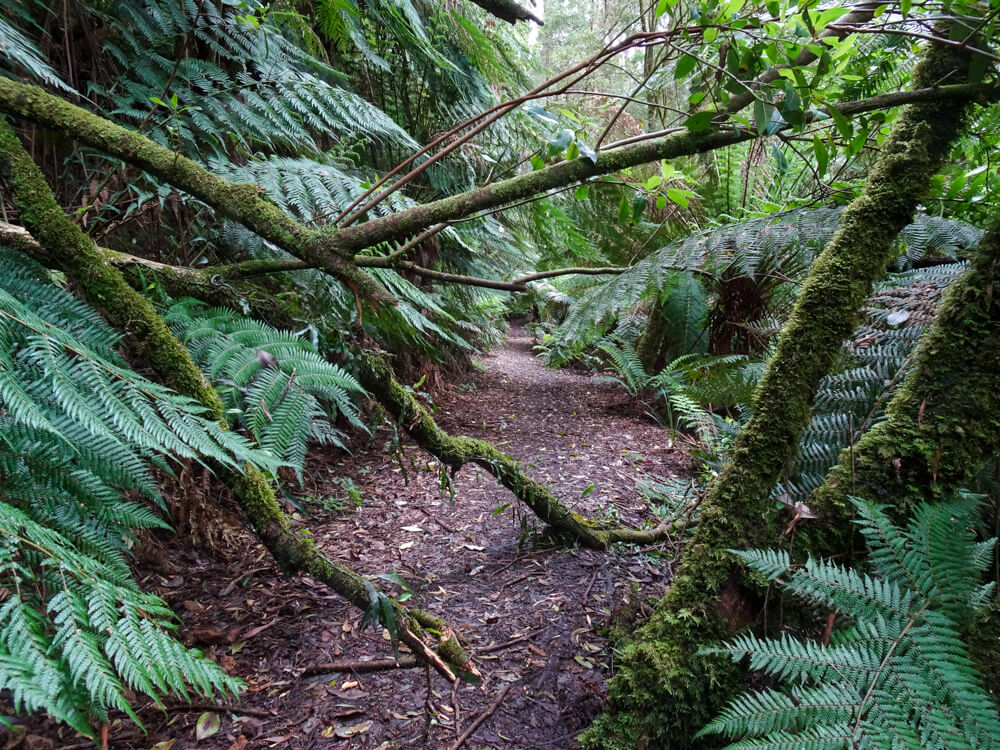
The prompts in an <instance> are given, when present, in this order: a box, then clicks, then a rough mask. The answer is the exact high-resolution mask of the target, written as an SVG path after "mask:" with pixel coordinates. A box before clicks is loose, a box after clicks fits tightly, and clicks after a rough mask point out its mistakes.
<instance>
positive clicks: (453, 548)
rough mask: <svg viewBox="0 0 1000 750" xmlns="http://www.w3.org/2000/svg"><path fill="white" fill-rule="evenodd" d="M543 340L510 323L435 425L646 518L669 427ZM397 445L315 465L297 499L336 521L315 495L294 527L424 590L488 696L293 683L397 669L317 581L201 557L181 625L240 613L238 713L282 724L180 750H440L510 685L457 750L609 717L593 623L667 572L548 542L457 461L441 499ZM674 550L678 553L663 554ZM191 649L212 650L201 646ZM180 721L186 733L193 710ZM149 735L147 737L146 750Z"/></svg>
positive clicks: (636, 519)
mask: <svg viewBox="0 0 1000 750" xmlns="http://www.w3.org/2000/svg"><path fill="white" fill-rule="evenodd" d="M533 343H534V342H533V341H532V339H531V338H530V337H529V336H527V335H526V334H525V333H524V332H523V331H522V330H521V329H519V328H513V329H512V330H511V332H510V337H509V339H508V342H507V344H506V346H504V347H502V348H499V349H497V350H496V351H495V352H493V353H490V354H489V355H486V356H484V357H481V358H480V362H481V365H482V367H483V371H482V372H479V373H476V374H475V375H474V376H473V378H472V379H471V380H470V382H467V383H464V384H460V385H458V386H456V387H454V388H453V389H452V390H449V391H444V392H441V393H439V394H438V395H436V397H435V402H436V406H437V408H438V415H437V418H438V421H439V423H440V424H441V426H442V427H443V428H445V429H447V430H448V431H450V432H451V433H452V434H455V435H458V434H465V435H469V436H472V437H477V438H482V439H485V440H489V441H491V442H493V443H495V444H496V445H498V446H499V447H500V449H501V450H504V451H505V452H508V453H510V454H511V455H513V456H515V457H517V458H518V459H520V460H522V461H524V462H525V463H526V464H527V465H528V467H529V471H530V473H531V474H532V475H533V476H534V477H535V478H537V479H539V480H542V481H545V482H546V483H547V484H548V485H549V486H550V487H551V488H552V490H553V491H554V493H555V494H556V495H557V496H558V497H560V498H561V499H562V500H563V501H564V502H566V503H567V505H570V506H571V507H573V508H574V509H575V510H577V511H579V512H580V513H582V514H583V515H585V516H591V517H597V516H599V515H601V514H604V515H613V516H615V517H617V518H618V519H619V520H620V521H621V522H622V523H626V524H629V525H633V526H639V525H640V524H641V523H642V522H643V521H644V520H646V519H648V518H650V517H651V514H650V510H649V507H648V505H647V504H646V502H645V501H644V500H643V499H642V498H641V496H640V495H639V493H638V492H637V491H636V488H635V483H636V481H637V480H639V479H641V478H642V477H643V476H646V475H647V474H653V475H661V476H675V475H686V474H687V473H688V472H689V471H690V460H689V459H688V458H687V457H686V456H685V455H684V454H683V453H680V452H678V451H675V450H672V449H670V448H668V447H667V434H666V433H665V432H664V431H663V430H662V429H661V428H659V427H658V426H657V425H655V424H654V423H653V422H651V421H650V420H649V419H648V418H642V417H641V416H638V415H637V414H636V413H635V412H636V410H635V409H634V408H633V407H632V406H631V404H630V401H629V398H628V396H627V394H625V393H624V392H623V391H622V390H621V389H620V388H619V387H617V386H616V385H614V384H612V383H606V382H598V381H595V379H594V378H593V377H591V376H590V375H588V374H584V373H577V372H572V371H553V370H549V369H547V368H545V367H544V366H543V365H542V364H541V362H540V361H539V360H538V359H536V358H535V357H534V356H533V352H532V344H533ZM391 440H392V430H391V429H390V428H388V427H382V428H381V429H380V430H379V432H378V434H377V435H376V436H375V437H374V439H373V440H372V441H371V442H369V443H368V444H367V445H359V446H357V447H356V448H355V450H354V453H353V454H351V455H348V454H345V453H343V452H339V451H325V452H322V453H317V454H314V455H313V456H311V457H310V461H309V465H308V468H307V477H306V488H305V490H304V491H303V492H302V493H301V495H302V496H303V497H304V496H310V497H312V498H317V499H323V498H327V499H331V498H335V499H336V500H337V501H339V502H340V503H342V504H343V505H344V509H343V510H341V511H340V512H337V513H329V512H326V511H323V510H322V509H321V508H320V507H319V505H318V504H317V503H308V504H306V505H305V506H304V507H305V508H306V509H307V510H309V511H311V512H312V515H311V517H303V518H302V519H301V522H302V524H303V526H304V527H305V528H308V529H310V530H311V532H312V533H313V535H314V539H315V540H316V543H317V544H318V545H319V546H320V547H321V548H322V549H324V550H325V551H326V552H327V553H328V554H329V555H330V556H331V557H333V558H336V559H338V560H340V561H342V562H343V563H345V564H347V565H349V566H350V567H351V568H353V569H354V570H356V571H358V572H360V573H364V574H367V575H369V576H379V575H386V574H395V575H398V576H400V577H401V578H402V579H403V580H405V581H406V583H407V585H408V586H409V588H410V589H411V591H412V594H413V596H412V598H411V599H410V600H409V602H408V604H412V605H415V606H419V607H422V608H424V609H427V610H429V611H430V612H432V613H434V614H437V615H440V616H442V617H444V618H445V619H446V620H447V621H448V622H449V623H451V625H452V626H454V627H455V628H456V629H457V630H458V631H459V633H460V634H461V635H462V637H463V638H464V639H465V640H466V641H467V644H468V648H469V650H470V651H471V653H472V654H473V658H474V661H475V663H476V664H477V667H478V669H479V671H480V672H481V673H482V675H483V685H482V687H474V686H471V685H465V684H463V685H462V686H461V687H460V689H459V690H458V692H457V693H456V694H455V696H454V704H453V696H452V692H451V688H450V687H449V686H448V685H447V684H445V683H444V682H443V681H442V680H441V679H440V678H439V677H435V678H434V680H433V682H432V689H433V692H432V693H431V694H430V695H429V696H428V682H427V678H426V676H425V673H424V671H423V670H416V669H409V670H399V671H382V672H372V673H363V674H350V673H341V674H327V675H321V676H318V677H309V678H300V677H298V676H297V675H298V674H299V673H300V671H301V670H302V669H303V668H304V667H306V666H307V665H311V664H316V663H327V662H331V661H335V660H337V659H338V658H341V659H343V658H350V659H357V658H379V659H385V658H390V657H391V655H392V650H391V647H390V645H389V643H388V641H387V640H386V637H387V636H386V635H385V634H384V633H383V634H382V635H379V633H378V632H375V631H372V630H371V629H362V628H361V620H362V618H363V613H362V612H360V611H359V610H357V609H354V608H352V607H350V606H348V605H346V604H345V603H344V601H343V600H341V599H340V598H339V597H337V596H335V595H333V594H331V593H330V592H329V591H328V590H326V589H325V587H323V586H320V585H318V584H316V583H314V582H313V581H311V580H310V579H309V578H308V577H297V578H294V579H292V580H287V579H283V578H281V577H280V576H279V575H278V574H277V572H276V571H275V570H274V569H273V565H272V564H271V563H270V562H269V558H268V557H266V556H263V557H262V558H261V559H260V560H259V561H258V562H256V563H253V564H252V565H248V563H246V562H245V561H246V557H247V554H248V553H247V552H245V551H244V552H242V553H241V559H242V560H243V561H244V562H243V563H242V565H241V566H236V567H235V568H234V564H233V563H225V562H223V561H220V562H219V563H218V564H217V567H218V566H221V567H223V568H228V569H223V570H218V569H216V570H214V571H213V570H212V564H209V563H207V561H205V560H199V561H198V562H199V564H200V567H199V568H198V570H199V571H200V573H199V575H195V576H191V575H189V576H188V581H187V582H186V583H185V584H184V585H183V586H182V587H180V588H179V589H177V590H171V589H169V588H167V589H164V591H163V593H165V594H166V595H167V596H168V598H169V599H170V600H171V602H172V603H173V604H174V605H175V607H176V608H177V609H178V610H179V611H181V612H182V615H183V619H184V620H185V625H184V628H185V631H186V632H189V633H195V634H198V633H200V632H202V631H203V630H204V629H205V628H206V627H209V628H214V629H215V631H217V632H226V631H229V630H230V628H232V627H233V622H232V618H233V617H236V618H237V622H240V623H243V622H248V623H252V624H246V625H243V626H242V628H241V631H240V634H239V636H238V637H237V638H236V642H237V643H241V644H245V645H242V646H241V647H240V649H239V650H238V651H237V652H236V653H231V652H232V651H233V649H232V647H225V648H222V649H220V651H219V653H220V655H221V656H222V661H223V663H224V664H225V665H226V666H227V667H229V668H230V669H231V670H232V671H234V672H235V673H237V674H239V675H241V676H242V677H243V678H244V679H245V680H247V682H248V683H249V690H248V692H247V694H246V696H245V698H244V701H243V705H245V706H249V707H250V708H252V709H263V710H265V711H272V712H274V718H273V719H267V718H261V717H243V718H242V720H240V721H239V723H237V722H232V723H226V722H224V724H223V729H224V730H227V731H224V732H222V731H220V733H219V735H218V741H217V742H216V741H215V740H216V738H215V737H213V738H212V741H202V742H201V743H191V744H185V743H183V742H178V744H175V745H174V746H173V748H172V750H183V749H184V748H186V747H198V748H212V749H213V750H215V748H218V749H219V750H242V749H243V748H257V747H260V748H270V747H277V746H280V747H290V748H352V749H353V748H379V750H388V749H389V748H397V747H400V748H401V747H421V748H441V747H447V746H449V745H450V744H451V743H452V742H454V740H455V737H456V728H455V725H456V723H458V724H459V725H460V726H461V727H463V728H464V727H467V726H468V725H469V722H470V721H472V719H473V718H474V717H475V716H476V715H478V714H479V713H480V712H481V711H483V710H484V709H485V708H486V707H487V706H488V705H489V704H490V703H491V702H492V700H493V699H494V697H495V696H496V695H497V694H498V692H499V691H500V690H501V689H502V687H503V686H504V685H507V684H510V683H513V688H512V689H511V690H510V692H509V693H508V694H507V696H506V699H505V700H504V701H503V703H502V705H500V707H499V708H498V709H497V710H496V712H495V713H494V714H493V715H492V716H491V717H490V718H489V719H487V721H486V722H485V723H484V724H483V725H482V726H480V727H479V728H478V729H477V731H476V733H475V734H474V735H473V737H472V738H471V739H470V740H469V741H468V742H466V743H465V745H464V747H466V748H472V749H474V750H475V749H485V748H522V747H523V748H572V747H575V746H576V742H575V740H574V737H575V735H576V734H578V733H579V732H580V731H581V730H582V729H583V728H585V727H586V726H587V725H588V724H589V722H590V721H591V720H592V719H593V717H594V716H595V715H596V713H597V712H598V711H599V710H600V708H601V706H602V702H603V695H604V690H605V684H606V680H607V678H608V676H609V674H610V671H609V670H610V664H611V661H612V659H611V654H610V653H609V650H608V649H607V643H606V641H605V639H604V638H603V637H601V636H600V635H599V634H598V633H597V632H596V631H597V629H598V628H600V627H601V626H602V625H603V624H604V623H605V622H606V620H607V617H608V613H609V612H610V610H611V609H612V608H613V607H614V606H615V604H616V603H619V602H621V601H622V599H623V598H624V597H627V596H628V592H629V588H630V587H631V586H632V585H633V584H637V585H638V586H639V587H640V590H641V591H642V592H643V593H644V594H645V593H650V594H659V593H661V592H662V591H663V590H664V588H665V587H666V585H667V580H668V576H669V569H670V564H669V560H665V561H663V564H660V563H657V561H656V560H655V559H654V558H653V557H651V556H650V555H649V554H634V553H629V552H626V551H622V550H619V551H617V552H608V553H599V552H595V551H593V550H585V549H575V548H572V547H570V548H566V547H554V548H553V547H550V546H547V545H546V542H545V540H544V539H543V538H541V537H539V536H537V533H538V532H540V531H541V528H540V522H539V521H538V519H537V518H535V517H534V516H533V515H531V514H530V513H527V514H526V512H525V511H524V510H523V509H521V508H519V507H518V506H517V504H516V502H515V500H514V498H513V496H512V495H511V494H510V493H509V492H508V491H507V490H505V489H504V488H502V487H500V486H499V485H498V484H497V483H496V481H495V480H494V479H493V478H492V477H491V476H489V475H488V474H486V473H485V472H484V471H482V470H480V469H478V468H474V467H471V466H470V467H466V468H464V469H462V470H461V471H460V472H459V473H458V475H457V476H456V477H455V478H454V492H455V497H454V501H452V499H451V498H450V496H449V493H448V492H447V491H446V490H445V491H443V492H442V491H441V487H440V484H441V483H440V472H439V470H438V465H437V464H436V463H435V462H434V461H433V460H432V459H430V457H429V456H428V455H427V454H426V453H423V452H422V451H420V450H419V449H418V448H416V447H415V446H413V445H412V444H408V443H407V442H406V441H405V440H404V441H403V446H404V456H405V457H402V459H401V456H400V455H399V454H398V453H397V454H396V456H390V455H389V453H387V451H386V445H387V444H389V443H391ZM403 467H405V471H404V468H403ZM347 478H350V479H347ZM345 482H346V483H347V486H348V487H350V488H351V492H352V493H353V499H352V497H351V495H350V494H349V493H348V492H347V491H345V489H344V483H345ZM351 482H353V485H351ZM591 485H593V488H592V489H590V487H591ZM355 499H357V500H359V501H360V507H357V508H355ZM259 552H260V551H259V550H258V552H257V553H254V557H256V555H257V554H259ZM664 553H665V554H666V555H667V557H668V558H669V556H670V554H671V547H670V545H669V544H667V545H664ZM248 567H249V575H247V574H246V573H247V568H248ZM199 577H201V580H202V583H201V584H199V583H198V580H199ZM378 583H379V585H380V586H381V587H382V588H383V590H384V591H386V592H387V593H389V594H395V595H398V594H399V593H401V590H400V589H399V588H398V587H397V586H396V585H395V584H393V583H391V582H387V581H384V580H380V581H378ZM227 584H228V585H227ZM199 585H200V587H201V588H200V592H199V593H197V594H192V593H191V591H190V588H191V587H197V586H199ZM213 592H214V593H213ZM213 596H214V599H212V597H213ZM206 598H208V599H210V600H208V601H206ZM190 599H197V600H198V603H199V606H198V608H194V607H191V606H189V600H190ZM227 618H228V619H227ZM263 626H267V627H265V628H264V629H263V630H260V631H258V632H253V631H254V629H255V628H261V627H263ZM230 632H231V631H230ZM251 636H252V637H251ZM504 644H507V645H504ZM194 645H202V644H199V643H198V640H197V638H195V643H194ZM202 647H203V645H202ZM428 701H429V705H431V706H432V708H433V713H430V712H429V711H428V709H427V708H426V705H428V703H427V702H428ZM189 718H190V721H189V722H188V723H187V724H186V726H187V727H188V729H187V731H188V734H187V735H186V736H187V737H189V738H190V726H191V723H193V720H194V719H195V718H197V715H196V714H195V715H192V716H191V717H189ZM182 726H183V725H182ZM176 730H177V728H176V727H175V731H171V728H170V727H167V728H166V730H165V731H166V734H165V736H166V737H170V738H177V737H179V736H180V735H179V734H178V732H177V731H176ZM240 736H243V737H245V738H246V742H247V744H240V743H241V742H242V740H240V739H239V738H240ZM159 739H162V737H159ZM276 740H281V742H279V743H278V744H275V741H276ZM155 741H156V740H155V739H154V735H151V736H150V737H149V738H148V740H147V744H146V745H145V746H146V747H149V746H151V745H152V744H154V742H155ZM234 743H235V744H234ZM137 747H138V746H137Z"/></svg>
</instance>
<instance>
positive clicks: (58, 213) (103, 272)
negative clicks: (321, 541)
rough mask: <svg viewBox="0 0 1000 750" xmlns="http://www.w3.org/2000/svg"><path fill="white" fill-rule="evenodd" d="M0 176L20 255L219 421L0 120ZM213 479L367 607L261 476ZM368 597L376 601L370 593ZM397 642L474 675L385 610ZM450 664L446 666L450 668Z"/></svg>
mask: <svg viewBox="0 0 1000 750" xmlns="http://www.w3.org/2000/svg"><path fill="white" fill-rule="evenodd" d="M0 175H2V177H3V179H4V180H5V181H6V182H7V183H8V184H9V185H10V187H11V192H12V195H13V198H14V202H15V205H16V206H17V208H18V211H19V216H20V221H21V222H22V223H23V224H24V226H25V228H26V229H27V230H28V232H30V237H26V236H23V235H21V234H20V233H18V232H16V230H15V231H9V232H7V233H8V234H10V235H11V239H12V240H13V241H14V242H16V244H17V245H18V247H19V249H21V250H23V251H25V252H28V253H30V254H31V255H33V256H34V257H35V258H36V259H37V260H39V261H40V262H42V263H44V264H46V265H48V266H53V267H56V268H58V269H59V270H61V271H63V272H65V273H66V274H67V275H68V276H69V277H70V278H72V279H73V281H74V282H75V283H76V285H77V287H78V289H79V291H80V292H81V293H82V295H83V296H84V297H85V298H86V299H87V300H88V301H89V302H90V303H91V304H93V305H94V306H95V307H97V308H98V309H99V310H101V312H102V313H103V314H104V316H105V317H106V318H107V319H108V321H109V322H110V323H112V324H113V325H115V326H116V327H118V328H119V329H120V330H123V331H124V332H125V333H126V335H127V337H128V339H127V341H128V343H129V345H130V346H132V347H133V348H134V349H135V350H136V351H137V352H138V353H140V354H141V355H142V356H143V357H144V358H145V359H146V360H147V361H148V362H149V363H150V364H151V365H152V367H153V369H154V370H155V371H156V372H157V374H158V375H159V376H160V377H161V378H162V379H163V380H165V381H166V382H167V383H169V384H170V385H171V386H172V387H173V388H174V389H175V390H177V391H178V392H179V393H182V394H184V395H186V396H189V397H191V398H193V399H195V400H196V401H198V402H199V403H200V404H202V405H203V406H205V407H206V408H207V409H209V410H210V411H211V412H212V414H214V415H215V417H216V418H218V419H219V420H220V421H223V410H222V402H221V401H220V399H219V396H218V394H217V393H216V392H215V390H214V389H213V388H212V387H211V385H210V384H209V383H208V381H207V380H206V379H205V377H204V375H203V374H202V372H201V370H200V369H199V368H198V366H197V364H196V363H195V362H194V360H192V359H191V356H190V354H189V353H188V351H187V349H186V348H184V345H183V344H182V343H181V342H180V341H178V340H177V338H176V336H174V334H173V332H172V331H171V330H170V328H169V327H168V326H167V325H166V323H165V322H164V320H163V318H162V317H161V316H160V314H159V313H158V312H157V311H156V309H155V308H154V307H153V306H152V304H150V302H149V301H148V300H147V299H145V298H144V297H142V296H141V295H140V294H139V293H138V292H137V291H135V290H134V289H133V288H132V287H130V286H129V284H128V282H127V281H126V280H125V278H124V277H123V276H122V274H121V273H120V272H119V271H118V270H117V269H116V268H114V267H113V266H111V265H109V264H108V263H107V262H106V258H105V252H106V251H103V250H102V249H101V248H98V247H97V246H96V245H95V244H94V242H93V241H92V240H91V239H90V238H89V237H88V236H87V235H86V234H84V233H83V231H82V230H81V229H80V228H79V227H78V226H76V225H75V224H73V222H71V221H70V220H69V219H68V218H67V217H66V215H65V214H64V213H63V211H62V209H61V208H60V207H59V205H58V203H56V200H55V197H54V196H53V194H52V191H51V189H50V188H49V186H48V184H47V183H46V182H45V179H44V177H43V176H42V174H41V171H40V170H39V169H38V166H37V165H36V164H35V163H34V161H33V160H32V159H31V157H30V156H29V155H28V153H27V152H26V151H25V150H24V148H23V146H22V145H21V142H20V141H19V140H18V138H17V136H16V135H15V133H14V131H13V129H12V128H11V127H10V125H8V124H7V123H6V122H5V121H3V120H2V119H0ZM215 469H216V473H217V475H218V476H219V478H220V479H221V480H222V481H223V482H225V483H226V484H227V485H228V486H229V487H231V488H232V490H233V494H234V496H235V497H236V499H237V500H238V502H239V504H240V507H241V508H242V510H243V512H244V513H245V515H246V516H247V519H248V520H249V521H250V524H251V526H252V527H253V529H254V531H255V532H256V533H257V535H258V537H259V538H260V540H261V541H262V542H263V543H264V545H265V547H267V549H268V551H269V552H270V553H271V554H272V555H273V556H274V558H275V560H276V561H277V562H278V564H279V565H280V566H281V568H282V569H283V570H284V571H285V572H287V573H292V572H296V571H301V572H305V573H308V574H309V575H311V576H313V577H314V578H315V579H316V580H318V581H320V582H322V583H325V584H327V585H328V586H330V587H331V588H332V589H333V590H334V591H336V592H337V593H339V594H340V595H341V596H343V597H344V598H345V599H347V600H348V601H350V602H351V603H352V604H354V605H356V606H358V607H360V608H361V609H363V610H366V611H367V610H368V609H369V608H370V607H371V606H372V592H374V591H375V590H374V588H373V587H372V585H371V584H370V583H369V582H367V581H366V580H365V579H364V578H362V577H361V576H359V575H358V574H357V573H354V572H353V571H351V570H350V569H348V568H346V567H344V566H342V565H338V564H336V563H334V562H332V561H330V560H329V559H328V558H326V556H325V555H323V554H322V553H321V552H320V551H319V550H318V549H316V547H315V545H314V544H313V543H312V541H311V540H309V539H307V538H305V537H304V536H302V535H300V534H296V533H294V532H292V531H291V530H290V528H289V525H288V521H287V519H286V517H285V515H284V513H283V512H282V510H281V508H280V507H279V505H278V503H277V500H276V499H275V495H274V489H273V488H272V486H271V484H270V482H269V481H268V479H267V477H266V476H265V475H264V474H263V473H262V472H261V471H260V470H259V469H257V468H256V467H253V466H250V465H247V466H245V467H244V470H243V472H242V473H238V472H232V471H229V470H227V469H225V468H222V467H215ZM375 596H376V597H377V596H379V595H378V593H377V592H375ZM392 607H393V611H394V617H395V621H396V623H397V626H398V630H397V632H398V635H399V639H400V640H401V641H402V642H403V643H405V644H406V645H407V646H408V647H409V648H410V649H411V650H412V651H413V652H414V653H415V654H416V655H417V657H418V658H420V659H421V660H423V661H424V662H425V663H427V664H430V665H431V666H433V667H434V668H435V669H436V670H437V671H438V672H439V673H440V674H442V675H443V676H445V677H446V678H447V679H449V680H451V681H454V680H455V679H456V678H455V674H454V671H453V667H454V668H456V669H459V670H462V671H466V672H474V670H473V669H472V664H471V660H470V659H469V657H468V655H467V654H466V653H465V651H464V649H462V648H461V646H460V645H459V644H458V643H457V641H456V640H454V639H453V638H445V639H444V640H443V643H442V647H443V649H444V650H445V651H446V652H447V657H445V658H447V659H448V660H449V663H445V659H444V658H442V656H439V655H438V654H437V653H435V652H434V650H433V649H431V648H430V647H429V646H428V645H427V644H426V643H424V642H423V641H422V640H421V639H420V637H419V636H418V635H417V633H420V632H422V630H423V628H422V627H421V626H420V624H419V622H418V620H417V619H416V617H415V616H413V615H411V614H410V613H409V612H407V611H406V610H405V608H403V607H402V606H400V605H399V604H398V603H395V602H393V603H392ZM449 664H450V665H451V666H449Z"/></svg>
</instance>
